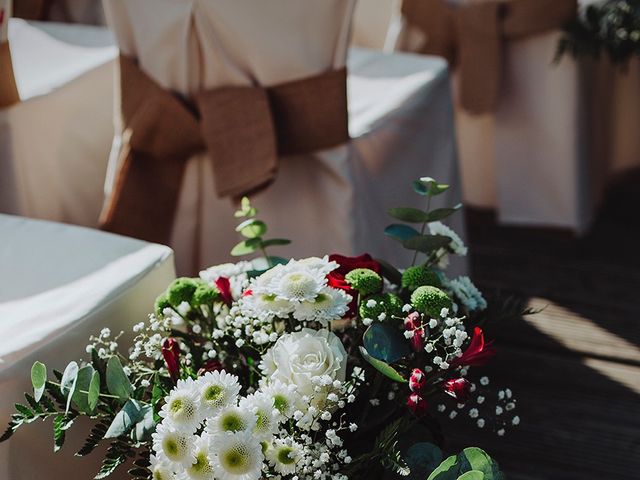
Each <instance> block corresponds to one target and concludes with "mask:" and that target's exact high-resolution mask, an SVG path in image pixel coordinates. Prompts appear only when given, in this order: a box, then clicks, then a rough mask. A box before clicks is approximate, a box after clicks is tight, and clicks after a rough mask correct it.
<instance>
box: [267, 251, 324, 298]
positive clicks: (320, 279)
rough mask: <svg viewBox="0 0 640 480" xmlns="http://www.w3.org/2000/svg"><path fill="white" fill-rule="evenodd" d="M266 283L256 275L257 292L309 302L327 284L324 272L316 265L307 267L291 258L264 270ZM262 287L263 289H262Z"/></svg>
mask: <svg viewBox="0 0 640 480" xmlns="http://www.w3.org/2000/svg"><path fill="white" fill-rule="evenodd" d="M266 274H268V277H267V280H266V283H264V279H263V278H262V277H263V276H264V275H265V274H263V275H262V276H261V277H258V280H257V282H256V289H255V291H256V292H257V293H270V294H275V295H276V296H277V298H278V299H281V300H288V301H290V302H304V301H307V302H310V301H312V300H314V299H315V298H316V296H317V295H318V293H320V290H322V288H323V287H324V286H325V285H326V284H327V277H326V274H325V273H323V270H322V269H320V268H317V267H312V268H310V267H308V266H307V265H305V264H304V263H303V262H300V261H295V260H291V261H290V262H289V263H287V264H286V265H276V266H275V267H274V268H272V269H271V270H269V271H268V272H266ZM263 289H264V290H263Z"/></svg>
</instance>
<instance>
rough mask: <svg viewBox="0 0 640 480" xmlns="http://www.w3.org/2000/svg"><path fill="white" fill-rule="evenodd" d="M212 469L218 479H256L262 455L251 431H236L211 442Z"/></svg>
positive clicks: (260, 448) (259, 470) (260, 468)
mask: <svg viewBox="0 0 640 480" xmlns="http://www.w3.org/2000/svg"><path fill="white" fill-rule="evenodd" d="M211 446H212V448H211V450H212V453H213V470H214V472H215V478H216V479H219V480H258V479H259V478H260V477H261V475H262V462H263V460H264V455H263V454H262V447H261V446H260V442H259V441H258V440H257V439H256V438H255V437H254V436H253V435H252V434H251V432H246V431H244V432H236V433H232V434H230V435H227V436H225V437H224V441H213V442H212V443H211Z"/></svg>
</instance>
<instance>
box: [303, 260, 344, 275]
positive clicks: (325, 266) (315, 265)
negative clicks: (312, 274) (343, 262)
mask: <svg viewBox="0 0 640 480" xmlns="http://www.w3.org/2000/svg"><path fill="white" fill-rule="evenodd" d="M298 263H299V264H300V265H303V266H305V267H306V268H309V269H311V270H315V271H316V272H317V273H318V274H319V275H322V276H323V277H326V276H327V275H329V274H330V273H331V272H333V271H334V270H335V269H336V268H338V267H339V265H338V264H337V263H336V262H331V261H329V256H328V255H325V256H324V257H322V258H319V257H309V258H303V259H302V260H298Z"/></svg>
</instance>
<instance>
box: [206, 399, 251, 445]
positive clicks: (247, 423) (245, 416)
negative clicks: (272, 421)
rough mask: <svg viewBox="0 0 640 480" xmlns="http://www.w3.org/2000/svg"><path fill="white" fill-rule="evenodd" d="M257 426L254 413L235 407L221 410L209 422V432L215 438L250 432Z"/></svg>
mask: <svg viewBox="0 0 640 480" xmlns="http://www.w3.org/2000/svg"><path fill="white" fill-rule="evenodd" d="M255 426H256V416H255V415H254V414H253V412H251V411H249V410H245V409H243V408H238V407H236V406H234V405H230V406H228V407H225V408H223V409H221V410H220V411H219V412H218V413H217V414H216V416H215V417H212V418H209V419H208V420H207V432H208V433H210V434H211V435H213V436H218V435H226V434H231V433H236V432H242V431H249V432H250V431H253V429H254V427H255ZM225 441H226V440H225Z"/></svg>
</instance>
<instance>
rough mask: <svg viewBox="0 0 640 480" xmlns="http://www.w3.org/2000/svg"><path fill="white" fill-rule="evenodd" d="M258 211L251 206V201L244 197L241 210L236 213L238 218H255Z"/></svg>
mask: <svg viewBox="0 0 640 480" xmlns="http://www.w3.org/2000/svg"><path fill="white" fill-rule="evenodd" d="M257 213H258V211H257V210H256V209H255V208H253V207H252V206H251V201H250V200H249V198H248V197H242V200H241V201H240V209H239V210H237V211H236V212H235V213H234V216H235V217H236V218H241V217H255V216H256V214H257Z"/></svg>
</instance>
